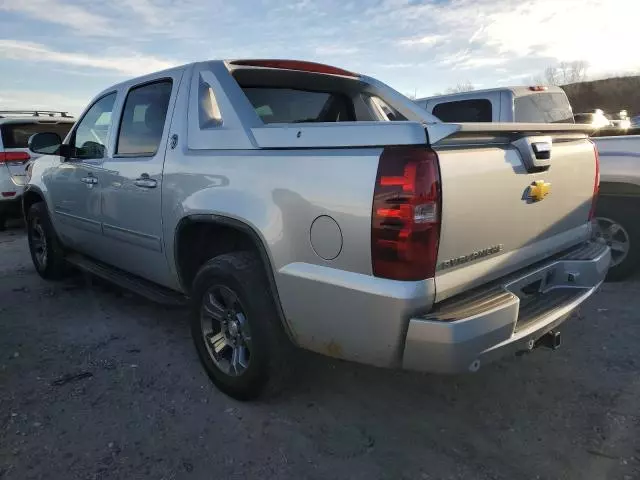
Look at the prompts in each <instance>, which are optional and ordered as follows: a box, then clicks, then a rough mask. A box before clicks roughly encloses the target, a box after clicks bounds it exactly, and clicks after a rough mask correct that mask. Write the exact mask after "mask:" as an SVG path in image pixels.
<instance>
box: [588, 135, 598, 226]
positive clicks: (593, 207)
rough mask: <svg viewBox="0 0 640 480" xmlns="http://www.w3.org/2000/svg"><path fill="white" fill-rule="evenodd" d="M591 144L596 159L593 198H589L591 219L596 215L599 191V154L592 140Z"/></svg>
mask: <svg viewBox="0 0 640 480" xmlns="http://www.w3.org/2000/svg"><path fill="white" fill-rule="evenodd" d="M591 144H592V145H593V152H594V154H595V159H596V174H595V179H594V181H593V198H592V199H591V210H590V211H589V220H590V221H591V220H593V219H594V218H595V216H596V205H597V203H598V194H599V193H600V155H599V154H598V147H597V146H596V144H595V143H594V142H591Z"/></svg>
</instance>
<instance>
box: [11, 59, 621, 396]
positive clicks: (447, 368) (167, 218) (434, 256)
mask: <svg viewBox="0 0 640 480" xmlns="http://www.w3.org/2000/svg"><path fill="white" fill-rule="evenodd" d="M388 112H393V118H394V121H389V116H388ZM30 146H31V149H32V150H34V151H36V152H40V153H45V154H48V155H44V156H42V157H40V158H39V159H38V161H37V162H35V163H34V165H33V168H32V169H31V171H30V175H31V177H30V180H29V183H28V187H27V191H26V193H25V195H24V209H25V212H27V222H28V223H27V224H28V238H29V246H30V249H31V253H32V258H33V262H34V265H35V268H36V269H37V271H38V272H39V273H40V275H41V276H42V277H44V278H47V279H54V278H59V277H61V276H62V275H63V273H64V271H65V266H66V265H72V266H75V267H77V268H80V269H83V270H86V271H88V272H91V273H93V274H95V275H99V276H102V277H104V278H107V279H109V280H111V281H113V282H116V283H118V284H120V285H123V286H125V287H127V288H130V289H132V290H134V291H136V292H138V293H139V294H141V295H145V296H147V297H149V298H151V299H154V300H157V301H160V302H164V303H181V302H185V301H189V302H190V305H191V309H192V313H191V315H192V316H191V328H192V335H193V339H194V342H195V346H196V348H197V351H198V353H199V356H200V359H201V361H202V364H203V365H204V367H205V369H206V371H207V373H208V375H209V376H210V378H211V379H212V381H213V382H214V383H215V384H216V385H217V386H218V387H219V388H220V389H221V390H223V391H224V392H226V393H227V394H229V395H232V396H234V397H236V398H239V399H250V398H254V397H256V396H258V395H260V394H262V393H264V392H265V391H266V390H265V389H267V390H272V389H273V388H275V387H277V385H281V382H282V381H283V379H284V378H285V377H286V374H287V373H288V372H289V371H290V370H291V367H292V366H293V365H294V364H295V361H292V360H291V355H292V353H293V352H295V348H293V347H294V346H297V347H302V348H305V349H309V350H313V351H316V352H320V353H323V354H326V355H330V356H333V357H338V358H343V359H347V360H353V361H357V362H362V363H366V364H371V365H377V366H381V367H400V368H405V369H411V370H418V371H428V372H439V373H457V372H469V371H471V372H475V371H477V370H478V369H479V368H480V367H481V366H482V365H484V364H485V363H487V362H488V361H490V360H492V359H494V358H496V357H498V356H501V355H505V354H507V353H508V352H521V351H529V350H532V349H534V348H535V347H536V346H538V345H540V344H548V345H552V346H557V345H558V342H559V333H558V331H557V328H558V326H559V325H560V323H562V322H563V321H564V320H565V319H566V318H567V316H568V315H569V314H570V313H571V312H572V310H574V309H575V308H576V307H577V306H578V305H579V304H580V303H581V302H583V301H584V300H585V299H586V298H587V297H589V296H590V295H591V294H592V293H593V292H594V291H595V290H596V288H597V287H598V286H599V285H600V283H601V282H602V280H603V278H604V277H605V275H606V273H607V268H608V266H609V261H610V250H609V248H608V247H607V246H606V245H603V244H599V243H590V242H589V241H588V240H589V238H590V236H591V217H592V215H593V208H594V199H595V193H597V190H598V165H597V156H596V154H595V150H594V147H593V144H592V143H591V142H590V141H589V140H588V139H587V136H586V133H585V130H584V127H579V126H575V125H541V124H508V125H505V124H443V123H440V122H438V121H437V120H436V119H435V118H434V117H433V116H431V115H430V114H428V113H426V112H425V111H424V110H423V109H421V108H420V107H419V106H417V105H416V104H414V103H413V102H411V101H410V100H409V99H407V98H406V97H404V96H403V95H401V94H399V93H397V92H396V91H394V90H393V89H391V88H390V87H388V86H386V85H384V84H383V83H381V82H379V81H377V80H374V79H372V78H369V77H366V76H364V75H359V74H355V73H352V72H348V71H345V70H341V69H338V68H335V67H330V66H326V65H320V64H315V63H310V62H298V61H284V60H241V61H208V62H202V63H194V64H190V65H186V66H182V67H178V68H174V69H171V70H166V71H163V72H159V73H155V74H152V75H148V76H145V77H142V78H137V79H134V80H130V81H127V82H124V83H121V84H118V85H115V86H113V87H110V88H108V89H106V90H105V91H103V92H102V93H100V94H99V95H98V96H97V97H96V98H95V100H94V101H93V102H91V104H90V105H89V107H88V108H87V109H86V111H85V112H84V113H83V114H82V115H81V117H80V119H79V120H78V122H77V123H76V125H75V126H74V128H73V129H72V131H71V133H70V134H69V135H68V136H67V138H66V139H65V140H64V141H62V140H61V139H60V138H59V137H58V136H57V135H55V134H48V133H42V134H39V135H36V136H34V137H32V139H31V143H30Z"/></svg>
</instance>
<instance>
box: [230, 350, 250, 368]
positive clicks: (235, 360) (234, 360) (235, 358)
mask: <svg viewBox="0 0 640 480" xmlns="http://www.w3.org/2000/svg"><path fill="white" fill-rule="evenodd" d="M247 354H248V351H247V347H245V346H244V345H237V346H236V347H235V348H234V349H233V352H232V354H231V369H232V370H233V372H235V374H236V375H239V374H241V373H242V372H244V370H246V368H247V366H248V364H249V362H248V358H247V356H248V355H247Z"/></svg>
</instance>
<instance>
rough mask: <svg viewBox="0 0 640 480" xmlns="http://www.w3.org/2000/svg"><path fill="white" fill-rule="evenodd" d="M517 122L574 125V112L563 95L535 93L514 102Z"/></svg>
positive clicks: (518, 98)
mask: <svg viewBox="0 0 640 480" xmlns="http://www.w3.org/2000/svg"><path fill="white" fill-rule="evenodd" d="M514 113H515V121H516V122H522V123H573V111H572V110H571V105H570V104H569V100H568V99H567V96H566V95H565V94H563V93H534V94H531V95H527V96H524V97H517V98H516V99H515V101H514Z"/></svg>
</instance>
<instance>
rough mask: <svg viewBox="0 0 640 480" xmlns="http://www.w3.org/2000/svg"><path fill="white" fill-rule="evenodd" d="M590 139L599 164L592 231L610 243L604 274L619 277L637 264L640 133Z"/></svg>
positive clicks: (631, 271)
mask: <svg viewBox="0 0 640 480" xmlns="http://www.w3.org/2000/svg"><path fill="white" fill-rule="evenodd" d="M593 141H594V142H595V144H596V145H597V147H598V152H599V154H600V165H601V168H600V172H601V173H600V198H599V200H598V206H597V208H596V221H597V228H596V230H595V234H596V237H597V238H598V239H600V240H601V241H604V242H606V243H607V244H608V245H610V246H611V268H610V269H609V274H608V276H607V278H609V279H610V280H622V279H625V278H627V277H629V276H631V275H632V274H634V273H635V272H637V271H638V268H639V267H640V135H633V136H617V137H598V138H594V139H593Z"/></svg>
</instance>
